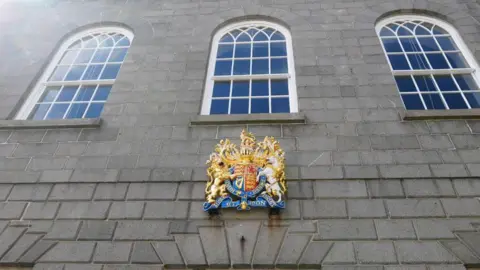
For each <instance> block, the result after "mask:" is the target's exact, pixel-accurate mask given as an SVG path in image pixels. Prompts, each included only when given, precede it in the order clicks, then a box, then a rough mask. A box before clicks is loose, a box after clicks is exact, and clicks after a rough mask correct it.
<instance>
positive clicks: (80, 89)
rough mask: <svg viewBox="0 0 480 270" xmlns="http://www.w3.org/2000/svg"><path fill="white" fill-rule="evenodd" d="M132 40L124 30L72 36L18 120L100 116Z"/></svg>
mask: <svg viewBox="0 0 480 270" xmlns="http://www.w3.org/2000/svg"><path fill="white" fill-rule="evenodd" d="M132 39H133V34H132V32H131V31H129V30H127V29H125V28H121V27H101V28H92V29H87V30H84V31H81V32H79V33H76V34H75V35H72V36H71V37H69V38H68V39H67V40H65V41H64V42H63V43H62V45H61V46H60V48H59V49H58V51H57V52H56V54H55V56H54V57H53V58H52V60H51V62H50V64H49V66H48V67H47V68H46V70H45V72H44V73H43V74H42V76H41V78H40V79H39V81H38V82H37V85H36V86H35V88H34V89H33V91H32V93H31V94H30V96H29V97H28V99H27V101H26V102H25V104H24V105H23V106H22V108H21V109H20V111H19V112H18V114H17V116H16V118H17V119H33V120H46V119H68V118H96V117H99V116H100V113H101V112H102V110H103V106H104V104H105V101H106V99H107V97H108V95H109V93H110V90H111V88H112V86H113V83H114V82H115V79H116V77H117V75H118V72H119V71H120V67H121V65H122V63H123V61H124V59H125V56H126V54H127V51H128V49H129V47H130V44H131V41H132Z"/></svg>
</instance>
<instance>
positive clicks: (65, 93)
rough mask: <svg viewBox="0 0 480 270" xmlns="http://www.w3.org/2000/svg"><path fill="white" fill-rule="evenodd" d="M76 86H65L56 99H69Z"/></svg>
mask: <svg viewBox="0 0 480 270" xmlns="http://www.w3.org/2000/svg"><path fill="white" fill-rule="evenodd" d="M77 89H78V86H65V87H63V89H62V92H60V95H58V98H57V100H56V101H71V100H72V99H73V97H74V96H75V93H76V92H77Z"/></svg>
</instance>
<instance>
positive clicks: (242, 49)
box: [235, 44, 252, 58]
mask: <svg viewBox="0 0 480 270" xmlns="http://www.w3.org/2000/svg"><path fill="white" fill-rule="evenodd" d="M251 46H252V45H251V44H237V46H235V57H236V58H239V57H250V51H251Z"/></svg>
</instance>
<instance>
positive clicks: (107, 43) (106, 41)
mask: <svg viewBox="0 0 480 270" xmlns="http://www.w3.org/2000/svg"><path fill="white" fill-rule="evenodd" d="M100 40H101V42H100V47H113V44H115V41H114V40H113V38H111V37H105V38H103V39H100Z"/></svg>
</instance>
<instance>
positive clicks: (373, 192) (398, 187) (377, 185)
mask: <svg viewBox="0 0 480 270" xmlns="http://www.w3.org/2000/svg"><path fill="white" fill-rule="evenodd" d="M367 187H368V193H369V194H370V196H372V197H373V198H403V197H405V194H404V193H403V188H402V184H401V182H400V180H396V179H388V180H369V181H367Z"/></svg>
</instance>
